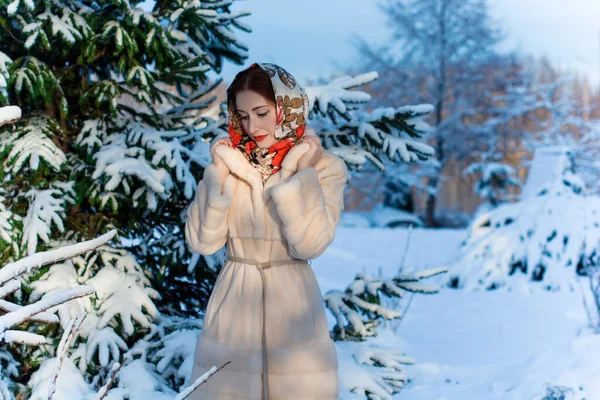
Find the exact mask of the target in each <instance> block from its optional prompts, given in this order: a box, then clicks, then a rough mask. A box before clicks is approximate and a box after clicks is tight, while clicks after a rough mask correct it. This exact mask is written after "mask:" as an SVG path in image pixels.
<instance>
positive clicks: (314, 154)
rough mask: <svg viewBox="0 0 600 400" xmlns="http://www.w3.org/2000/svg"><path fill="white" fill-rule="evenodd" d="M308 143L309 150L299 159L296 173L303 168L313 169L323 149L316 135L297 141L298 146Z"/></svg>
mask: <svg viewBox="0 0 600 400" xmlns="http://www.w3.org/2000/svg"><path fill="white" fill-rule="evenodd" d="M301 143H308V144H309V146H310V148H309V149H308V151H307V152H306V153H304V154H303V155H302V157H300V159H299V160H298V168H297V171H301V170H303V169H304V168H308V167H314V166H315V164H316V163H317V160H318V159H319V158H320V157H321V153H323V148H322V146H321V140H320V139H319V137H318V136H316V135H307V136H304V137H302V138H300V140H299V141H298V144H301Z"/></svg>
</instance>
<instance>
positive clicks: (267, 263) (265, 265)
mask: <svg viewBox="0 0 600 400" xmlns="http://www.w3.org/2000/svg"><path fill="white" fill-rule="evenodd" d="M260 267H261V269H267V268H271V267H272V265H271V261H265V262H261V263H260Z"/></svg>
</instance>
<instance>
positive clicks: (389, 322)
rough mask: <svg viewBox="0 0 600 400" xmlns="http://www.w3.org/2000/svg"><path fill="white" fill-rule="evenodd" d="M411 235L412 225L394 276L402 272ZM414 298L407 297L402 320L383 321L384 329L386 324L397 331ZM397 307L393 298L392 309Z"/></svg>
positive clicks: (396, 299) (411, 294) (396, 301)
mask: <svg viewBox="0 0 600 400" xmlns="http://www.w3.org/2000/svg"><path fill="white" fill-rule="evenodd" d="M412 233H413V225H412V224H410V227H409V228H408V235H407V236H406V246H404V254H402V260H400V266H399V267H398V272H397V273H396V275H400V274H402V271H404V262H405V261H406V256H407V254H408V249H409V248H410V240H411V239H412ZM414 296H415V294H414V293H410V295H409V297H408V302H407V305H406V308H405V309H404V312H403V313H402V318H399V319H397V320H394V321H385V327H386V328H388V324H389V325H391V326H392V327H393V329H394V332H397V331H398V328H399V327H400V324H401V323H402V320H403V319H404V318H405V317H406V312H407V311H408V308H409V307H410V305H411V303H412V300H413V297H414ZM399 305H400V299H399V298H396V297H394V298H393V299H392V309H393V310H395V309H396V308H397V307H398V306H399Z"/></svg>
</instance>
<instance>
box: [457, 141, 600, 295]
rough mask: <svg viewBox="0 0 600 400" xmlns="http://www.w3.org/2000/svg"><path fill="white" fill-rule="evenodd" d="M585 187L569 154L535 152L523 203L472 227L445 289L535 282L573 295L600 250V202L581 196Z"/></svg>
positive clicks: (479, 220)
mask: <svg viewBox="0 0 600 400" xmlns="http://www.w3.org/2000/svg"><path fill="white" fill-rule="evenodd" d="M583 186H584V185H583V183H582V181H581V179H579V178H578V177H577V176H576V175H575V174H574V173H573V166H572V160H571V159H570V157H569V150H568V148H564V147H542V148H539V149H538V150H537V151H536V153H535V157H534V160H533V165H532V168H531V171H530V173H529V177H528V180H527V183H526V185H525V187H524V188H523V199H522V200H521V201H520V202H518V203H514V204H503V205H500V206H499V207H498V208H496V209H493V210H491V211H489V212H487V213H481V214H480V215H479V216H478V217H477V218H476V219H474V221H473V222H472V224H471V226H470V228H469V231H468V236H467V238H466V240H465V242H464V244H463V248H462V254H461V256H460V258H459V259H458V260H457V261H456V262H454V263H453V265H451V266H450V274H449V275H450V276H449V278H450V280H449V285H450V286H451V287H457V288H466V289H495V288H499V287H506V288H512V287H516V286H523V284H524V283H529V282H539V285H541V286H542V287H543V288H544V289H549V290H557V289H573V288H574V284H575V281H576V279H577V275H583V274H585V268H584V265H585V263H586V262H587V260H590V259H591V257H592V256H593V254H595V252H597V249H598V245H599V244H600V198H598V197H597V196H591V195H590V196H587V195H585V193H584V187H583ZM523 287H525V288H528V287H530V285H524V286H523Z"/></svg>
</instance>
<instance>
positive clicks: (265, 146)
mask: <svg viewBox="0 0 600 400" xmlns="http://www.w3.org/2000/svg"><path fill="white" fill-rule="evenodd" d="M255 142H256V141H255ZM275 143H276V142H274V141H272V140H262V141H260V142H256V146H257V147H259V148H261V149H268V148H269V147H271V146H273V145H274V144H275Z"/></svg>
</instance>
